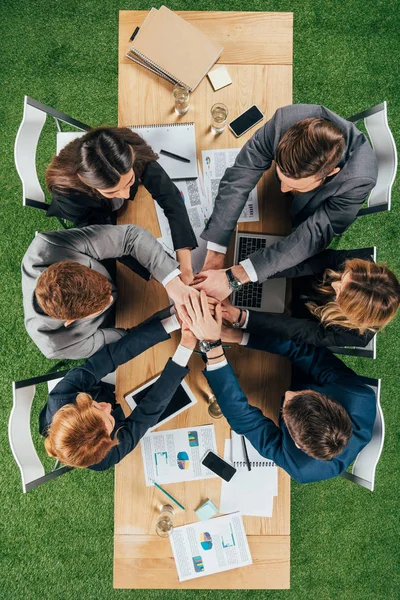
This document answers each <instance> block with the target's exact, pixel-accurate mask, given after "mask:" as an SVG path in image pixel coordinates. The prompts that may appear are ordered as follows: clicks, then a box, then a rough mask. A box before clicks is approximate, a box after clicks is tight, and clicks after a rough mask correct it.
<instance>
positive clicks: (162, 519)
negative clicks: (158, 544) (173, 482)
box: [156, 504, 174, 538]
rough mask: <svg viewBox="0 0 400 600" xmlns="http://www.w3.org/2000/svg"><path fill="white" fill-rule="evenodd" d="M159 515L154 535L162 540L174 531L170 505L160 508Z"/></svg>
mask: <svg viewBox="0 0 400 600" xmlns="http://www.w3.org/2000/svg"><path fill="white" fill-rule="evenodd" d="M159 512H160V514H159V517H158V519H157V523H156V533H157V535H159V536H160V537H162V538H167V537H169V536H170V535H171V533H172V532H173V530H174V523H173V520H172V519H173V516H174V509H173V507H172V506H171V505H170V504H163V505H162V506H161V507H160V511H159Z"/></svg>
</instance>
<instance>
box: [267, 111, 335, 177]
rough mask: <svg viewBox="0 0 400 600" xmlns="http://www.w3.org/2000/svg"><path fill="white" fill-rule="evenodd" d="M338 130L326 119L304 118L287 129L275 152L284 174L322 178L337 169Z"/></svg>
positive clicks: (287, 175)
mask: <svg viewBox="0 0 400 600" xmlns="http://www.w3.org/2000/svg"><path fill="white" fill-rule="evenodd" d="M344 147H345V143H344V135H343V132H342V131H341V129H339V127H337V125H335V124H334V123H332V122H331V121H328V120H327V119H312V118H311V119H303V120H302V121H298V123H295V124H294V125H292V127H289V129H288V130H287V131H286V133H285V134H284V136H283V137H282V139H281V140H280V142H279V144H278V147H277V149H276V152H275V162H276V164H277V165H278V167H279V168H280V170H281V171H282V173H283V175H285V176H286V177H290V178H291V179H302V178H303V177H311V176H312V175H316V176H317V177H318V179H324V178H325V177H327V176H328V175H329V173H330V172H331V171H332V170H333V169H334V168H335V167H336V166H337V164H338V162H339V161H340V159H341V157H342V154H343V151H344Z"/></svg>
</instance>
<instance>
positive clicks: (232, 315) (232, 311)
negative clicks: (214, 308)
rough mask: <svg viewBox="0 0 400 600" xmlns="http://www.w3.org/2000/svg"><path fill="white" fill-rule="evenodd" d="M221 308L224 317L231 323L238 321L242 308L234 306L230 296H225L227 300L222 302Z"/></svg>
mask: <svg viewBox="0 0 400 600" xmlns="http://www.w3.org/2000/svg"><path fill="white" fill-rule="evenodd" d="M221 308H222V318H223V319H225V320H226V321H229V323H237V320H238V318H239V315H240V308H236V306H233V304H232V302H231V301H230V300H229V298H225V300H224V301H223V302H222V307H221Z"/></svg>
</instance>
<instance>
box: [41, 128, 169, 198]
mask: <svg viewBox="0 0 400 600" xmlns="http://www.w3.org/2000/svg"><path fill="white" fill-rule="evenodd" d="M157 158H158V156H157V154H155V153H154V152H153V150H152V149H151V147H150V146H149V145H148V144H147V143H146V142H145V141H144V139H143V138H141V137H140V135H138V134H137V133H135V132H133V131H131V130H130V129H128V128H127V127H98V128H97V129H91V130H90V131H89V132H88V133H86V134H85V135H83V136H82V137H79V138H77V139H75V140H73V141H72V142H70V143H69V144H67V146H65V148H63V149H62V150H61V152H60V154H58V155H57V156H54V157H53V160H52V161H51V163H50V165H49V166H48V167H47V170H46V185H47V187H48V189H49V190H50V191H58V192H61V193H62V192H67V191H71V190H72V191H76V192H82V193H84V194H88V195H90V196H95V197H101V194H100V193H99V192H97V191H96V189H109V188H111V187H114V186H115V185H117V184H118V183H119V180H120V178H121V175H126V173H128V172H129V171H130V169H132V168H133V170H134V172H135V175H136V177H140V175H141V173H142V171H143V169H144V168H145V167H146V165H147V164H149V163H150V162H153V161H155V160H157ZM80 178H82V179H83V180H84V181H82V179H80Z"/></svg>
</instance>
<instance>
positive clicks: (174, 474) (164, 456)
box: [140, 425, 217, 486]
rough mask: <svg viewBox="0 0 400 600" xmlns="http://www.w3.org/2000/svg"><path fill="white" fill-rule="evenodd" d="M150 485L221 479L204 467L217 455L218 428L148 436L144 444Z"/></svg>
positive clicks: (142, 443) (212, 427) (202, 428)
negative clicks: (210, 454) (209, 455)
mask: <svg viewBox="0 0 400 600" xmlns="http://www.w3.org/2000/svg"><path fill="white" fill-rule="evenodd" d="M140 446H141V449H142V458H143V467H144V474H145V479H146V485H147V486H150V485H153V482H154V481H156V482H157V483H178V482H181V481H195V480H197V479H208V478H209V477H217V475H215V474H214V473H213V472H212V471H210V470H209V469H207V468H206V467H204V466H203V465H202V464H201V461H202V460H203V458H204V456H205V455H206V453H207V452H208V451H209V450H212V451H213V452H216V443H215V431H214V425H200V426H199V427H189V428H187V429H171V430H168V431H155V432H151V433H146V435H145V436H144V437H143V438H142V440H141V442H140Z"/></svg>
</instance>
